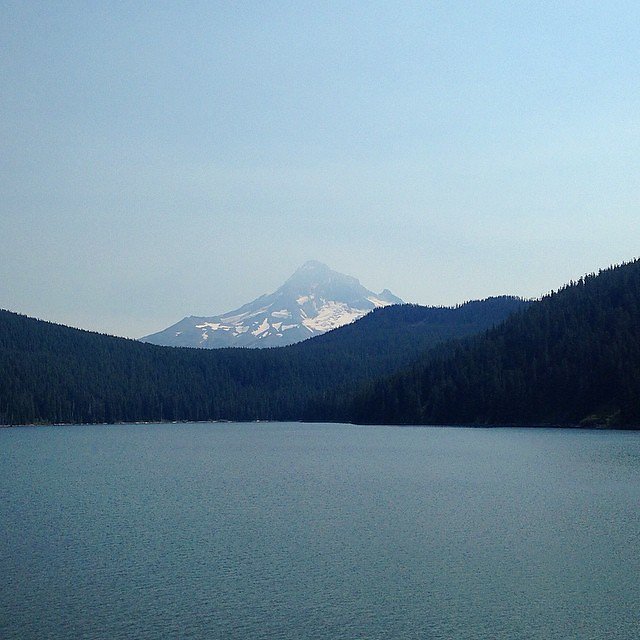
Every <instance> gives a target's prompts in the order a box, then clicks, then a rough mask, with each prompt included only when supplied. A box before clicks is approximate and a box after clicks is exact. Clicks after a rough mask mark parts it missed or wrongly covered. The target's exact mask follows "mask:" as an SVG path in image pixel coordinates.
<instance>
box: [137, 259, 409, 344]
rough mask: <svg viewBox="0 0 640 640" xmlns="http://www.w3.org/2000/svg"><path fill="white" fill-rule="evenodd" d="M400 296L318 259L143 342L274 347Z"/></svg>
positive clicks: (397, 300) (349, 319) (341, 322)
mask: <svg viewBox="0 0 640 640" xmlns="http://www.w3.org/2000/svg"><path fill="white" fill-rule="evenodd" d="M401 303H402V300H401V299H400V298H398V297H396V296H394V295H393V294H392V293H391V292H390V291H389V290H387V289H385V290H384V291H382V292H381V293H374V292H373V291H369V289H367V288H365V287H363V286H362V285H361V284H360V282H359V281H358V280H357V279H356V278H354V277H352V276H348V275H344V274H342V273H338V272H336V271H332V270H331V269H330V268H329V267H328V266H327V265H325V264H322V263H321V262H316V261H310V262H306V263H305V264H303V265H302V266H301V267H300V268H299V269H298V270H297V271H296V272H295V273H294V274H293V275H292V276H291V277H290V278H289V279H288V280H287V281H286V282H285V283H284V284H283V285H282V286H281V287H280V288H279V289H277V290H276V291H275V292H273V293H271V294H267V295H263V296H260V297H259V298H257V299H256V300H253V301H252V302H249V303H248V304H245V305H244V306H242V307H240V308H239V309H235V310H234V311H229V312H228V313H224V314H222V315H219V316H210V317H196V316H189V317H188V318H184V319H183V320H181V321H180V322H178V323H176V324H174V325H172V326H171V327H169V328H167V329H164V330H163V331H160V332H158V333H154V334H152V335H148V336H145V337H144V338H141V340H142V341H143V342H150V343H152V344H157V345H162V346H171V347H199V348H204V349H217V348H221V347H276V346H285V345H289V344H294V343H296V342H300V341H302V340H305V339H307V338H312V337H314V336H317V335H320V334H322V333H325V332H327V331H329V330H331V329H336V328H337V327H341V326H344V325H346V324H349V323H351V322H353V321H354V320H358V319H359V318H361V317H362V316H364V315H365V314H367V313H368V312H369V311H371V310H372V309H375V308H378V307H385V306H388V305H391V304H401Z"/></svg>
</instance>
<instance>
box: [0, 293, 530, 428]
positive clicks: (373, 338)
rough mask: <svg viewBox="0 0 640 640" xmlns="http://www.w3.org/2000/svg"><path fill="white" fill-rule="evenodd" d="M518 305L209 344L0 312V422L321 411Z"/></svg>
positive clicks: (505, 302) (474, 306) (396, 310)
mask: <svg viewBox="0 0 640 640" xmlns="http://www.w3.org/2000/svg"><path fill="white" fill-rule="evenodd" d="M526 304H527V303H525V302H522V301H519V300H517V299H513V298H496V299H490V300H487V301H481V302H473V303H468V304H467V305H462V306H461V307H459V308H456V309H439V308H429V307H416V306H412V305H403V306H399V307H387V308H384V309H379V310H376V311H374V312H373V313H372V314H370V315H369V316H366V317H365V318H363V319H362V320H360V321H358V322H356V323H354V324H352V325H349V326H346V327H342V328H340V329H336V330H334V331H332V332H330V333H327V334H325V335H323V336H320V337H318V338H314V339H312V340H307V341H305V342H302V343H299V344H296V345H292V346H289V347H282V348H278V349H218V350H201V349H186V348H171V347H159V346H156V345H150V344H143V343H140V342H137V341H133V340H126V339H123V338H114V337H110V336H104V335H100V334H96V333H90V332H87V331H80V330H78V329H71V328H69V327H64V326H61V325H55V324H52V323H49V322H43V321H40V320H35V319H33V318H27V317H25V316H20V315H18V314H15V313H11V312H8V311H0V424H7V423H11V424H24V423H33V422H117V421H134V420H216V419H228V420H253V419H263V420H267V419H279V420H297V419H302V418H322V417H323V416H325V415H326V412H325V407H326V406H327V403H328V401H329V400H330V399H331V398H335V397H338V396H339V397H345V398H346V397H350V395H351V394H352V393H353V390H354V389H355V388H357V387H358V386H359V385H360V384H363V383H364V382H365V381H367V380H373V379H376V378H378V377H380V376H382V375H386V374H389V373H391V372H393V371H396V370H398V369H399V368H401V367H404V366H406V365H407V364H409V363H410V362H412V361H413V360H415V359H416V358H417V357H418V356H419V354H420V353H422V352H423V351H425V350H428V349H430V348H432V347H433V346H435V345H437V344H441V343H443V342H444V341H446V340H449V339H451V338H455V337H462V336H468V335H471V334H473V333H477V332H478V331H483V330H485V329H486V328H487V327H490V326H492V325H493V324H495V323H498V322H501V321H503V320H504V319H505V318H506V317H507V316H508V315H509V314H510V313H512V312H513V311H514V310H515V309H518V308H521V307H522V306H525V305H526ZM318 410H319V411H320V412H321V413H318Z"/></svg>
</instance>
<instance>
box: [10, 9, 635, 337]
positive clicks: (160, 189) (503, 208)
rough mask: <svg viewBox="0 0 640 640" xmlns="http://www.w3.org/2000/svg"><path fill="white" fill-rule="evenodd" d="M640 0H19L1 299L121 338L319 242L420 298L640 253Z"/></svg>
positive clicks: (291, 263)
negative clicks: (346, 0)
mask: <svg viewBox="0 0 640 640" xmlns="http://www.w3.org/2000/svg"><path fill="white" fill-rule="evenodd" d="M639 43H640V3H638V2H637V1H633V2H631V1H630V2H615V1H608V2H602V1H601V0H599V1H597V2H590V1H587V0H582V1H580V2H577V1H576V2H561V1H560V2H558V1H554V2H506V1H505V0H501V1H500V2H485V1H482V0H480V1H477V0H474V1H469V2H456V1H455V0H447V1H444V2H432V1H429V0H422V1H420V2H403V1H394V2H369V1H368V2H353V1H352V2H304V1H296V2H284V1H281V2H270V1H268V0H261V1H260V2H238V1H233V2H232V1H229V2H212V1H208V2H174V1H172V2H141V1H136V2H114V1H113V0H111V1H109V2H105V3H98V2H82V3H75V2H71V1H65V2H60V3H56V2H49V1H48V0H47V1H45V2H24V1H21V2H11V1H7V0H4V1H3V2H2V3H1V4H0V82H1V85H0V131H1V134H0V145H1V146H0V250H1V256H2V257H1V259H0V307H2V308H7V309H11V310H14V311H19V312H22V313H27V314H29V315H35V316H37V317H41V318H43V319H48V320H53V321H57V322H63V323H65V324H70V325H73V326H79V327H83V328H89V329H95V330H99V331H103V332H109V333H115V334H118V335H127V336H132V337H136V336H140V335H143V334H146V333H150V332H152V331H157V330H159V329H162V328H164V327H166V326H167V325H169V324H172V323H173V322H176V321H177V320H179V319H181V318H182V317H184V316H185V315H192V314H193V315H213V314H216V313H221V312H223V311H228V310H230V309H232V308H234V307H237V306H239V305H240V304H242V303H244V302H247V301H249V300H250V299H252V298H254V297H256V296H258V295H259V294H261V293H265V292H269V291H272V290H273V289H275V288H276V287H278V286H279V285H280V284H281V283H282V282H283V281H284V280H285V279H286V278H287V277H288V276H289V275H290V274H291V273H292V272H293V271H294V270H295V269H296V268H297V267H298V266H299V265H300V264H301V263H303V262H304V261H306V260H308V259H317V260H321V261H323V262H326V263H328V264H329V265H330V266H331V267H332V268H334V269H336V270H338V271H342V272H345V273H349V274H351V275H354V276H356V277H358V278H359V279H360V280H361V282H362V283H363V284H364V285H365V286H367V287H368V288H370V289H374V290H376V291H379V290H381V289H383V288H385V287H388V288H390V289H391V290H392V291H393V292H394V293H396V294H397V295H399V296H401V297H402V298H404V299H405V300H407V301H411V302H419V303H422V304H452V303H457V302H461V301H463V300H466V299H472V298H480V297H486V296H489V295H494V294H501V293H512V294H519V295H522V296H527V297H530V296H538V295H540V294H542V293H543V292H546V291H548V290H550V289H553V288H557V287H558V286H560V285H561V284H563V283H564V282H565V281H567V280H569V279H571V278H577V277H579V276H580V275H582V274H583V273H586V272H590V271H594V270H597V269H598V268H600V267H605V266H608V265H609V264H611V263H616V262H620V261H624V260H629V259H631V258H633V257H635V256H637V255H638V254H640V249H639V248H638V240H639V239H640V45H639Z"/></svg>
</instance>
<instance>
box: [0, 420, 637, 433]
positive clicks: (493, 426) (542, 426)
mask: <svg viewBox="0 0 640 640" xmlns="http://www.w3.org/2000/svg"><path fill="white" fill-rule="evenodd" d="M257 423H262V424H292V423H294V424H308V425H314V424H344V425H350V426H357V427H398V428H405V429H421V428H429V429H437V428H446V429H452V428H453V429H576V430H580V431H640V425H630V426H621V425H616V426H611V427H609V426H606V425H593V424H590V425H581V424H538V423H536V424H480V423H470V424H373V423H372V424H361V423H356V422H331V421H330V420H326V421H315V422H309V421H305V420H142V421H122V422H42V423H28V424H0V429H17V428H20V427H27V428H35V427H92V426H95V427H99V426H104V427H115V426H132V427H134V426H141V425H167V424H257Z"/></svg>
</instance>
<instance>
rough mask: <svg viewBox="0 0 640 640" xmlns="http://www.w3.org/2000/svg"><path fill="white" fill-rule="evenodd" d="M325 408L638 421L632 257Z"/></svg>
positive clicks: (638, 289) (471, 418)
mask: <svg viewBox="0 0 640 640" xmlns="http://www.w3.org/2000/svg"><path fill="white" fill-rule="evenodd" d="M333 417H334V418H335V419H346V418H347V417H348V419H349V420H352V421H359V422H365V423H383V424H492V425H500V424H567V425H574V424H582V425H585V426H638V425H640V262H639V261H637V260H636V261H634V262H631V263H627V264H624V265H622V266H618V267H612V268H610V269H607V270H604V271H600V272H599V273H598V274H591V275H588V276H586V277H584V278H581V279H580V280H579V281H578V282H572V283H570V284H569V285H567V286H566V287H564V288H563V289H561V290H560V291H558V292H556V293H553V294H550V295H548V296H545V297H544V298H542V299H541V300H539V301H536V302H534V303H533V304H531V305H530V306H529V307H528V308H527V309H524V310H522V311H520V312H518V313H515V314H514V315H512V316H511V317H510V318H509V319H508V320H506V321H505V322H504V323H503V324H502V325H500V326H497V327H495V328H493V329H491V330H489V331H487V332H486V333H485V334H483V335H480V336H476V337H473V338H469V339H467V340H464V341H460V342H458V343H456V344H452V345H449V348H447V349H435V350H434V351H432V352H431V353H430V354H429V355H428V357H425V358H423V360H422V362H417V363H414V364H413V366H412V367H411V368H409V369H407V370H405V371H404V372H401V373H398V374H396V375H393V376H391V377H387V378H385V379H382V380H379V381H376V382H374V383H367V386H366V388H364V389H363V390H362V391H361V392H360V393H359V395H358V396H357V397H356V398H355V400H351V401H348V402H347V403H346V404H345V405H343V406H340V407H337V408H336V410H335V412H334V414H333Z"/></svg>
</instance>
